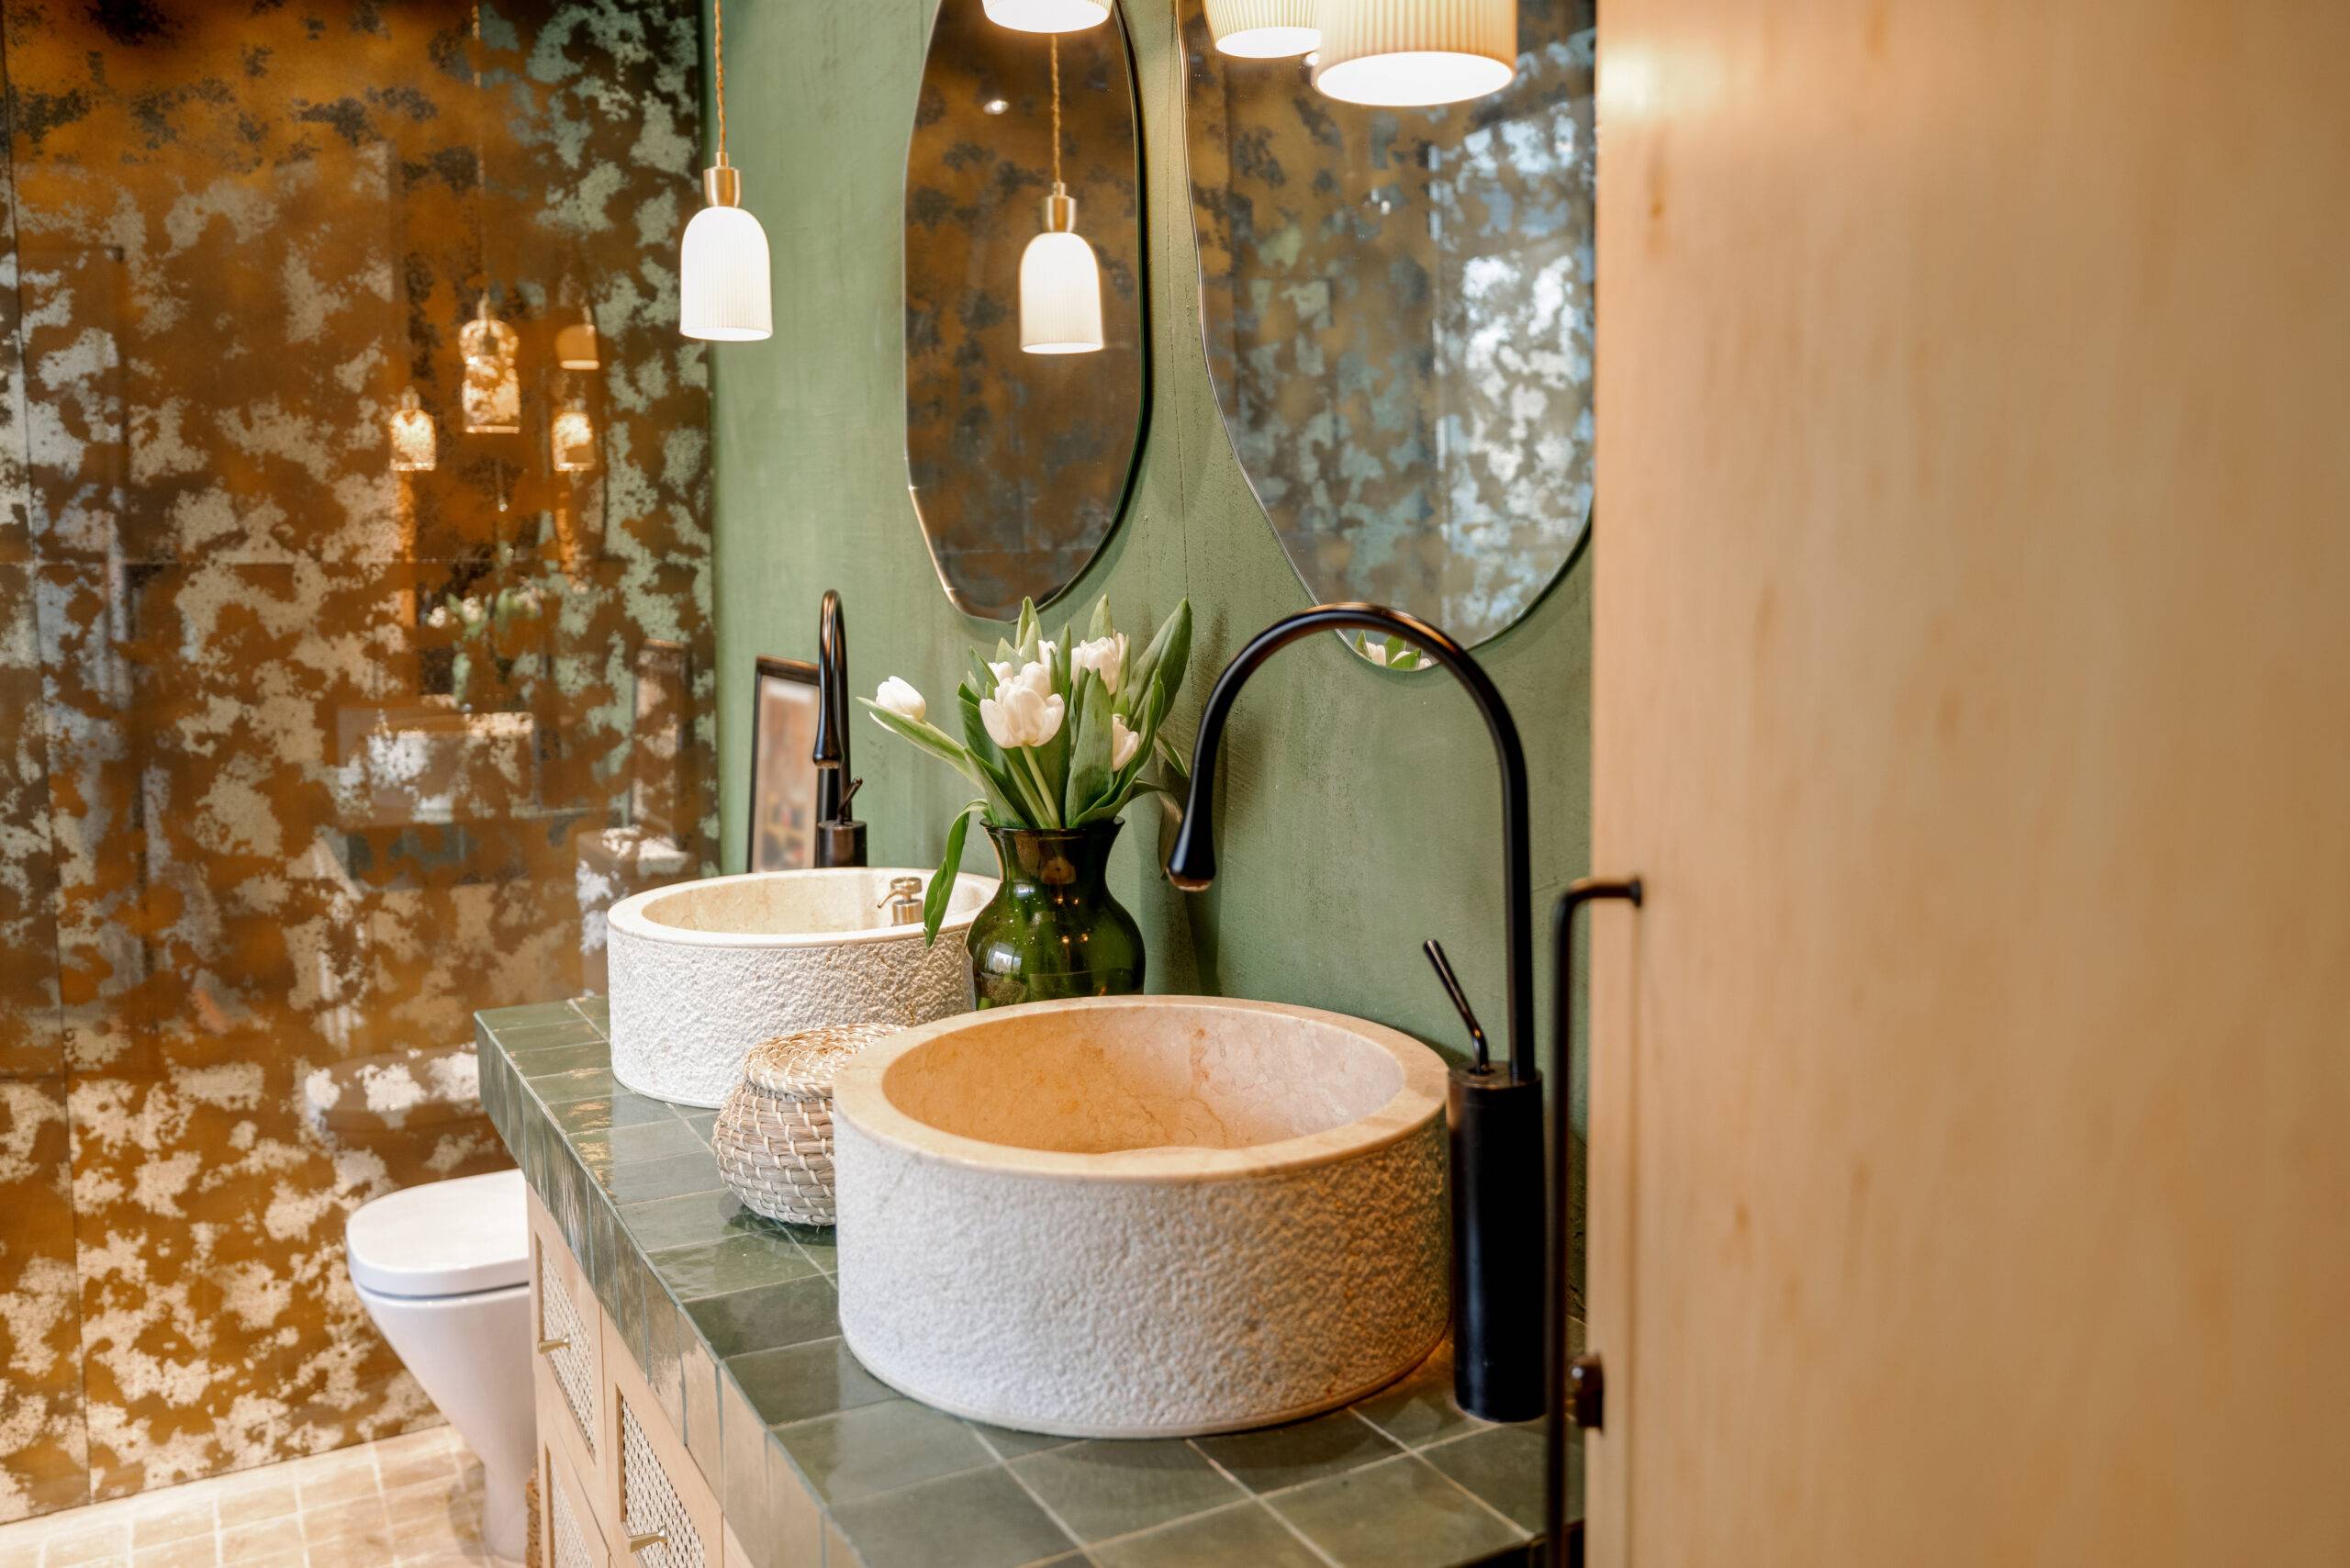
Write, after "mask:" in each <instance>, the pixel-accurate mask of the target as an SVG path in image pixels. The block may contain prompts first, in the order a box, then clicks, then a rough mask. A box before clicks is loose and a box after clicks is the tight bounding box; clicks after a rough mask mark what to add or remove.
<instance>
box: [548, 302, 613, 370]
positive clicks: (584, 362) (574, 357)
mask: <svg viewBox="0 0 2350 1568" xmlns="http://www.w3.org/2000/svg"><path fill="white" fill-rule="evenodd" d="M601 349H602V345H600V344H599V343H598V342H597V341H596V321H595V318H593V317H592V316H590V315H588V308H587V307H586V306H584V305H583V306H581V307H580V308H579V319H578V320H576V321H574V322H572V323H571V324H570V325H569V326H567V327H565V328H564V329H563V330H560V331H558V332H556V333H555V335H554V362H555V364H557V365H558V366H559V367H561V368H562V369H565V370H596V369H599V368H601V367H602V365H603V363H604V361H603V355H602V352H601Z"/></svg>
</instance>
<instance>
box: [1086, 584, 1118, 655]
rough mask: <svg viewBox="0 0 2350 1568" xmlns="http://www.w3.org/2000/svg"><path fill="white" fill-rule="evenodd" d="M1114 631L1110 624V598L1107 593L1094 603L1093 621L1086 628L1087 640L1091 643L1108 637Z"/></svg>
mask: <svg viewBox="0 0 2350 1568" xmlns="http://www.w3.org/2000/svg"><path fill="white" fill-rule="evenodd" d="M1113 630H1114V628H1113V627H1112V626H1111V624H1110V596H1109V595H1108V594H1106V593H1105V594H1103V595H1102V597H1101V598H1100V599H1095V600H1094V601H1093V620H1092V622H1091V624H1089V625H1088V626H1087V628H1086V632H1085V640H1086V641H1087V642H1089V643H1090V642H1092V641H1093V640H1095V639H1096V638H1100V637H1106V636H1108V635H1109V634H1110V633H1111V632H1112V631H1113Z"/></svg>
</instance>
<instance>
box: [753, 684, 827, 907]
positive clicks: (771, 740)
mask: <svg viewBox="0 0 2350 1568" xmlns="http://www.w3.org/2000/svg"><path fill="white" fill-rule="evenodd" d="M821 711H822V693H821V691H820V690H819V689H818V687H817V684H816V666H814V665H812V664H810V663H809V662H808V661H807V660H805V659H779V658H775V657H772V656H770V655H765V654H762V655H759V656H758V667H757V674H756V676H755V678H754V680H753V682H752V686H751V810H750V830H749V831H750V843H749V846H748V855H747V857H746V858H745V860H744V868H745V869H747V870H752V871H797V870H804V869H806V868H809V867H811V866H813V865H815V863H816V776H817V769H816V764H815V760H814V754H815V750H816V725H817V720H818V716H819V714H820V712H821Z"/></svg>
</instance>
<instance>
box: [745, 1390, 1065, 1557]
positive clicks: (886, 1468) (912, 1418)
mask: <svg viewBox="0 0 2350 1568" xmlns="http://www.w3.org/2000/svg"><path fill="white" fill-rule="evenodd" d="M776 1436H778V1438H780V1439H783V1445H784V1447H785V1448H787V1449H789V1450H791V1457H792V1458H793V1460H795V1461H797V1462H798V1463H799V1465H800V1473H801V1474H803V1475H805V1476H807V1477H808V1484H809V1485H810V1486H811V1487H813V1488H814V1489H815V1492H816V1495H818V1496H819V1497H822V1499H824V1501H826V1502H828V1503H846V1502H848V1501H850V1500H852V1499H854V1498H857V1497H870V1496H872V1495H875V1494H877V1493H881V1492H890V1491H894V1490H896V1489H897V1488H898V1487H901V1486H911V1485H912V1484H914V1483H916V1482H918V1481H928V1480H931V1479H932V1478H934V1477H935V1476H940V1475H951V1474H953V1473H956V1472H957V1471H963V1470H970V1469H974V1468H976V1467H978V1466H980V1465H989V1466H994V1465H995V1456H994V1455H993V1454H991V1453H990V1452H989V1451H988V1450H987V1445H986V1444H984V1443H982V1442H980V1441H979V1439H978V1438H976V1437H974V1436H973V1435H972V1433H971V1430H970V1428H968V1427H966V1426H965V1425H964V1424H963V1423H962V1422H960V1421H958V1420H957V1419H956V1418H955V1417H952V1416H949V1415H946V1413H944V1412H943V1411H938V1410H933V1409H932V1408H931V1407H930V1406H927V1405H917V1404H915V1403H914V1402H913V1401H912V1400H911V1399H892V1400H890V1401H888V1402H886V1403H884V1404H879V1405H867V1406H860V1407H858V1408H857V1409H855V1410H844V1411H841V1412H840V1413H839V1414H837V1415H833V1416H819V1417H816V1418H815V1419H814V1420H811V1421H801V1422H799V1423H798V1424H796V1425H793V1426H789V1427H780V1428H776ZM999 1473H1001V1472H1000V1470H999ZM1011 1479H1012V1478H1011V1477H1010V1475H1008V1474H1006V1475H1005V1476H1004V1480H1005V1482H1006V1483H1007V1484H1009V1483H1010V1481H1011ZM1014 1490H1017V1488H1016V1487H1015V1488H1014ZM900 1502H901V1506H905V1507H911V1506H912V1504H911V1502H910V1501H907V1500H902V1499H901V1500H900ZM1032 1506H1033V1505H1032ZM859 1543H860V1544H862V1540H861V1538H860V1542H859ZM1054 1544H1055V1545H1062V1544H1066V1543H1065V1542H1061V1541H1056V1542H1055V1543H1054ZM1031 1555H1032V1556H1042V1555H1044V1553H1043V1552H1041V1551H1038V1552H1034V1553H1031ZM1021 1561H1023V1562H1024V1561H1026V1559H1021Z"/></svg>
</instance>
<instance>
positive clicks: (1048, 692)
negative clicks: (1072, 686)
mask: <svg viewBox="0 0 2350 1568" xmlns="http://www.w3.org/2000/svg"><path fill="white" fill-rule="evenodd" d="M1067 705H1068V704H1067V703H1066V702H1065V701H1064V700H1062V699H1061V698H1059V697H1058V696H1057V695H1055V694H1054V691H1053V675H1052V671H1050V670H1048V669H1046V667H1045V666H1043V665H1042V664H1037V663H1030V664H1026V665H1023V666H1021V668H1020V673H1019V674H1018V675H1015V676H1011V677H1008V678H1005V679H1004V680H1003V681H1002V684H1000V685H999V686H997V688H996V689H995V695H994V696H993V697H990V698H988V699H985V700H982V701H981V702H980V703H979V722H980V723H982V724H984V725H986V726H987V732H988V738H989V739H990V740H992V741H993V742H995V744H996V745H1000V746H1002V747H1003V748H1004V749H1005V750H1006V751H1009V750H1011V749H1012V748H1013V747H1014V746H1024V745H1028V746H1034V745H1044V744H1045V743H1046V742H1047V741H1049V740H1051V739H1052V738H1053V737H1054V736H1055V735H1057V734H1060V733H1061V710H1062V709H1063V708H1064V707H1066V706H1067Z"/></svg>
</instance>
